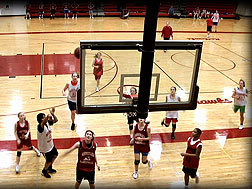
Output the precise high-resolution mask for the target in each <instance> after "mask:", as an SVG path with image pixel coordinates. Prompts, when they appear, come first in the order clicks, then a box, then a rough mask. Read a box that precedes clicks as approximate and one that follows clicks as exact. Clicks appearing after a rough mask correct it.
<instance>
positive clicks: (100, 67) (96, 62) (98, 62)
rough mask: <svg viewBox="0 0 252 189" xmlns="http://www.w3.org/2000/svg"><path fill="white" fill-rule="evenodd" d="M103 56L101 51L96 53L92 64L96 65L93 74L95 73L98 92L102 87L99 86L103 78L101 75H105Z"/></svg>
mask: <svg viewBox="0 0 252 189" xmlns="http://www.w3.org/2000/svg"><path fill="white" fill-rule="evenodd" d="M101 56H102V54H101V53H100V52H98V53H97V54H96V55H95V60H94V62H93V64H92V66H93V67H94V71H93V74H94V76H95V80H96V92H98V91H100V88H99V85H100V79H101V76H102V75H103V60H102V58H101Z"/></svg>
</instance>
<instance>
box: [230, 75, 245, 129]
mask: <svg viewBox="0 0 252 189" xmlns="http://www.w3.org/2000/svg"><path fill="white" fill-rule="evenodd" d="M247 96H248V89H246V88H245V81H244V80H242V79H240V81H239V87H237V88H234V92H233V95H232V98H234V112H235V113H236V112H237V111H238V110H239V109H240V126H239V129H243V123H244V113H245V106H246V104H247V100H246V98H245V97H247Z"/></svg>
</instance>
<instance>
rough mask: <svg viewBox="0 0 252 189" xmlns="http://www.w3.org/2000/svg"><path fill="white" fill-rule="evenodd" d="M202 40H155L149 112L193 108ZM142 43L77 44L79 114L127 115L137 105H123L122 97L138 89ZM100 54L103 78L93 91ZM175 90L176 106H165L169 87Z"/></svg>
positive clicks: (103, 41)
mask: <svg viewBox="0 0 252 189" xmlns="http://www.w3.org/2000/svg"><path fill="white" fill-rule="evenodd" d="M202 46H203V42H202V41H176V40H169V41H156V43H155V57H154V67H153V73H152V83H151V91H150V93H151V95H150V99H149V100H150V104H149V111H165V110H182V109H183V110H184V109H195V108H196V106H197V97H198V91H199V88H198V86H197V79H198V72H199V66H200V57H201V51H202ZM141 47H142V41H136V40H130V41H126V40H123V41H113V40H112V41H106V40H102V41H80V48H81V59H80V63H81V73H80V81H81V89H80V90H79V91H78V98H77V111H78V113H80V114H82V113H120V112H130V111H132V109H134V108H135V106H136V105H134V104H133V105H132V104H131V103H125V102H126V101H127V99H126V100H125V98H124V94H127V93H129V90H130V88H131V87H132V86H134V87H135V88H136V89H138V87H139V86H138V85H139V77H140V74H139V73H140V65H141V63H140V62H141V53H142V49H141ZM98 52H100V53H101V54H102V60H103V75H102V76H101V78H100V84H99V88H100V90H99V91H98V92H96V85H97V80H95V76H94V74H93V69H94V68H93V66H92V64H93V62H94V59H95V54H97V53H98ZM172 86H175V87H176V88H177V94H178V95H179V96H180V97H181V99H182V100H181V102H179V103H167V102H165V98H166V96H167V94H168V93H169V92H170V87H172Z"/></svg>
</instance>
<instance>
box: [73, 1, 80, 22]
mask: <svg viewBox="0 0 252 189" xmlns="http://www.w3.org/2000/svg"><path fill="white" fill-rule="evenodd" d="M71 6H72V9H73V11H72V12H73V17H72V19H74V15H75V18H76V19H77V13H78V7H79V5H78V4H77V3H76V1H74V2H73V4H72V5H71Z"/></svg>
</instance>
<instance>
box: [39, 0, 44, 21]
mask: <svg viewBox="0 0 252 189" xmlns="http://www.w3.org/2000/svg"><path fill="white" fill-rule="evenodd" d="M43 18H44V3H43V2H40V4H39V19H43Z"/></svg>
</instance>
